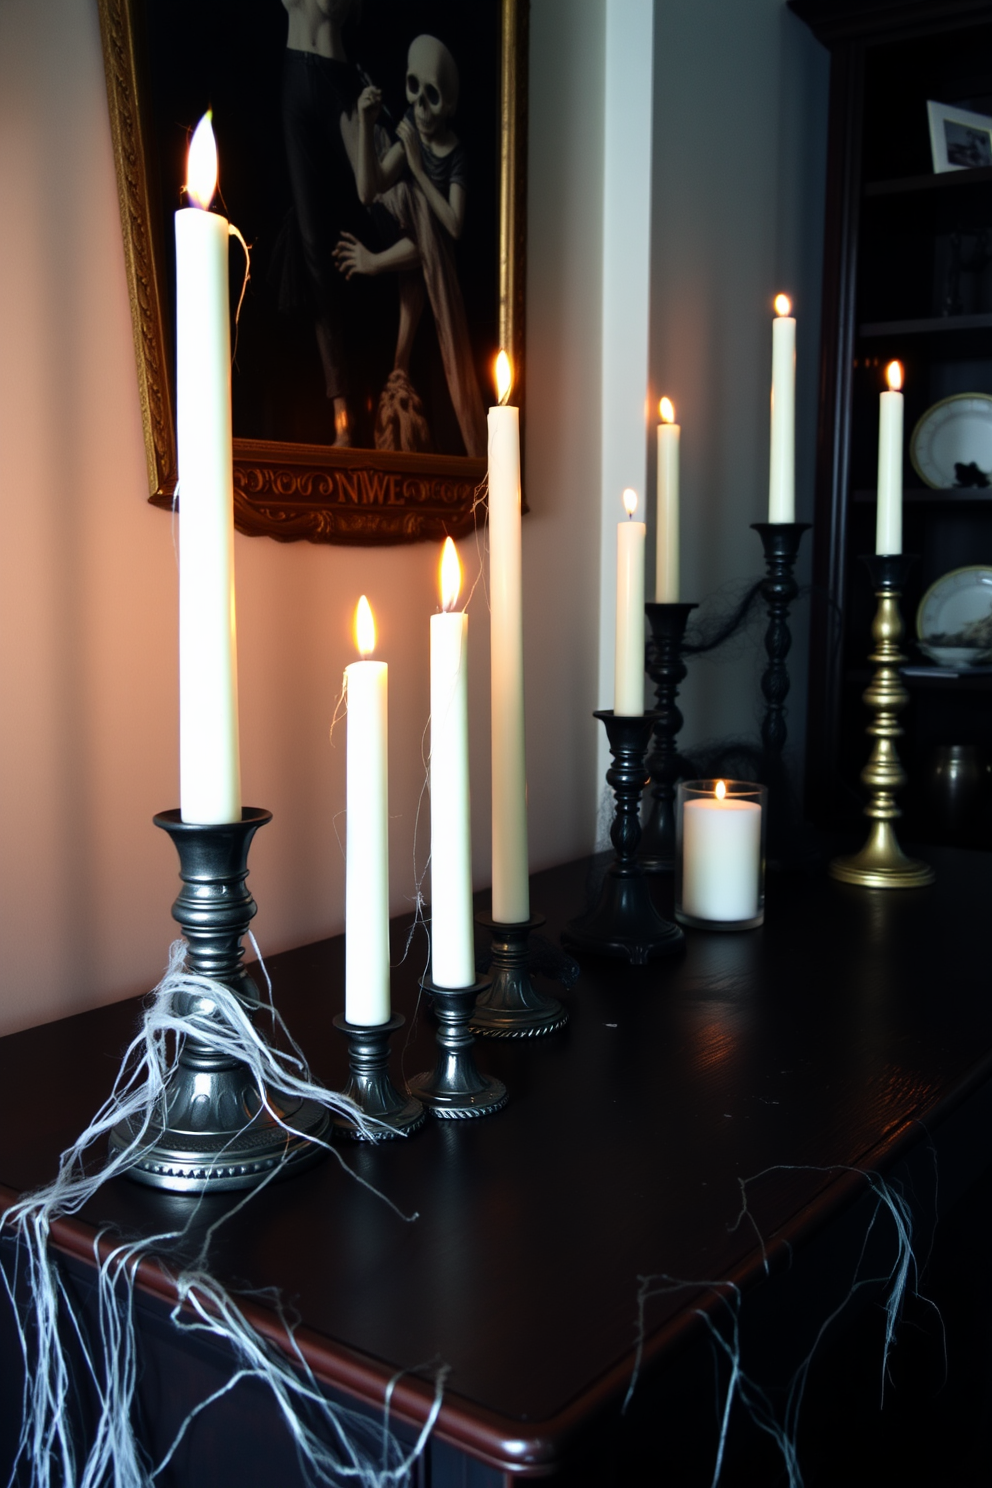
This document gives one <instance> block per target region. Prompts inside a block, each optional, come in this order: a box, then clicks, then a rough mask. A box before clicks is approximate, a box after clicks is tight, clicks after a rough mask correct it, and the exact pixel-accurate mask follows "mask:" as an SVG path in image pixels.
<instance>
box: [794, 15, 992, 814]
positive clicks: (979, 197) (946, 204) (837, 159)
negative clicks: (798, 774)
mask: <svg viewBox="0 0 992 1488" xmlns="http://www.w3.org/2000/svg"><path fill="white" fill-rule="evenodd" d="M789 3H790V8H791V9H792V10H793V11H794V12H795V13H796V14H797V15H798V16H800V17H801V18H802V19H803V20H804V21H805V22H806V23H807V24H808V25H809V26H810V28H811V29H812V30H813V32H814V33H815V35H816V36H817V37H818V38H819V39H820V40H821V41H822V42H823V43H824V44H825V45H826V46H828V47H829V49H830V52H831V85H830V86H831V92H830V126H829V128H830V134H829V153H828V176H827V212H826V243H825V255H824V286H823V319H822V350H821V371H820V418H819V438H818V451H817V477H816V507H815V531H814V555H813V563H814V593H813V599H812V626H811V653H810V687H809V696H810V718H809V728H808V734H807V737H808V741H809V742H808V749H807V760H806V784H807V804H808V809H809V811H810V813H811V815H812V816H813V818H814V819H815V820H817V821H819V822H834V823H836V822H838V821H840V820H844V819H846V818H853V816H854V815H855V814H856V813H857V811H858V810H859V809H860V806H861V804H862V803H863V799H864V795H863V790H862V788H861V786H860V785H859V782H858V774H859V771H860V769H861V767H862V765H863V764H864V761H865V759H866V757H867V750H868V744H867V740H866V738H865V735H864V726H865V723H866V722H867V714H866V711H865V709H864V706H863V704H862V702H861V693H862V691H863V689H864V686H865V684H866V682H867V678H868V664H867V660H866V657H867V653H868V650H869V649H870V626H871V618H872V615H873V613H874V597H873V595H872V592H871V586H870V583H869V580H868V576H867V572H866V570H865V568H864V565H863V564H861V563H860V562H859V561H858V559H859V555H860V554H862V553H869V552H872V551H873V550H874V533H875V489H874V487H875V480H876V460H877V449H878V395H879V393H880V392H881V390H882V388H883V386H884V380H883V378H884V369H885V366H886V364H887V363H888V362H889V361H890V360H891V359H893V358H899V359H900V360H901V361H902V362H903V364H904V368H905V377H906V383H905V391H906V405H905V415H906V418H905V424H906V428H905V439H906V448H905V477H904V482H905V499H904V517H903V520H904V537H903V547H904V551H905V552H907V553H915V554H918V555H919V561H918V563H917V564H916V566H915V569H914V572H913V576H912V579H911V581H910V583H909V586H908V588H907V592H906V594H905V596H904V599H903V618H904V621H905V624H906V645H905V646H904V649H905V650H906V652H907V654H908V655H909V657H910V661H911V662H912V663H913V667H912V672H914V673H915V672H917V668H918V667H921V666H922V664H923V663H924V661H925V658H923V657H922V656H921V655H920V654H918V653H917V652H916V650H915V647H914V646H913V639H914V638H915V633H916V632H915V619H916V610H917V606H918V603H919V600H920V598H921V596H922V594H923V593H924V592H925V590H926V589H927V588H928V587H929V585H930V584H931V583H933V581H934V580H935V579H937V578H939V577H940V575H941V574H943V573H946V572H947V571H949V570H951V569H954V568H958V567H961V566H964V565H967V564H989V565H990V566H992V488H988V489H980V488H975V487H972V488H959V489H946V490H933V489H930V488H929V487H927V486H926V485H925V483H924V482H923V480H922V479H921V478H920V476H919V475H917V473H916V472H915V470H914V469H913V466H912V464H911V462H910V459H909V441H910V437H911V435H912V431H913V429H914V426H915V425H916V423H917V421H918V419H919V418H920V417H921V415H922V414H923V413H924V412H925V411H926V410H927V409H928V408H929V407H931V406H932V405H933V404H934V403H936V402H938V401H939V400H940V399H942V398H946V397H949V396H951V395H952V394H955V393H965V392H983V393H987V394H992V261H990V262H986V263H985V265H984V268H983V267H982V260H983V257H984V258H986V259H987V258H988V255H989V252H990V250H992V168H988V167H986V168H978V169H964V170H955V171H950V172H946V173H944V174H935V173H934V171H933V165H932V158H931V151H930V135H929V126H928V116H927V107H926V105H927V101H928V100H929V99H933V100H936V101H939V102H941V103H946V104H952V105H956V106H958V107H961V108H966V109H970V110H972V111H973V112H976V113H981V114H992V6H990V4H989V3H988V0H888V3H880V0H844V3H837V0H789ZM983 235H984V236H983ZM956 265H957V267H956ZM969 266H970V267H969ZM907 685H908V687H909V690H910V693H911V701H910V704H909V706H908V707H907V709H906V711H905V713H904V714H903V715H902V721H903V724H904V726H905V730H906V734H905V738H904V739H903V740H902V741H901V744H900V752H901V754H902V757H903V759H904V762H905V763H906V765H907V767H908V769H909V771H910V778H911V784H910V788H909V789H908V790H907V792H906V793H905V796H904V798H903V801H902V804H903V806H904V808H905V810H906V813H907V823H906V833H907V835H910V836H913V835H915V836H917V837H923V838H926V837H927V836H934V835H936V836H939V835H940V826H939V821H938V820H937V819H936V818H935V817H934V816H933V813H932V812H928V811H927V810H926V801H925V795H926V783H927V781H928V780H929V779H930V772H931V771H932V768H933V763H934V758H935V749H936V747H937V746H939V745H946V744H973V745H978V746H981V747H982V748H985V749H989V750H990V751H992V675H989V674H986V675H981V674H978V673H975V674H971V675H968V676H966V677H958V678H948V677H947V676H943V677H941V676H938V675H930V676H926V675H919V674H917V675H912V674H911V675H909V676H907ZM990 840H992V834H990Z"/></svg>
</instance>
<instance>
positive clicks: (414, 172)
mask: <svg viewBox="0 0 992 1488" xmlns="http://www.w3.org/2000/svg"><path fill="white" fill-rule="evenodd" d="M396 133H397V135H398V137H399V140H400V143H401V145H402V147H403V150H404V153H405V154H406V162H407V165H409V167H410V174H411V176H413V179H414V180H415V181H416V183H417V185H418V186H419V187H420V189H421V191H422V192H423V193H424V196H425V197H426V198H427V201H428V204H429V205H430V209H431V211H432V212H433V213H434V216H435V217H436V218H437V220H438V221H439V222H440V224H441V226H442V227H443V228H445V229H446V230H447V231H448V232H449V233H450V234H451V236H452V237H453V238H455V239H457V238H460V237H461V235H462V228H463V227H464V226H465V200H466V197H465V187H464V186H462V185H461V184H460V183H459V182H458V181H452V183H451V188H450V191H451V194H450V196H447V197H446V196H444V195H443V194H442V193H441V192H440V191H439V190H438V189H437V187H436V186H435V185H434V182H433V181H432V180H431V178H430V176H429V175H428V174H427V172H426V171H425V170H424V160H423V156H422V155H421V153H420V136H419V135H418V133H417V129H416V125H415V124H414V123H413V122H412V120H410V119H401V120H400V122H399V124H398V125H397V126H396Z"/></svg>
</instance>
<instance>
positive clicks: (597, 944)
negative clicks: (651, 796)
mask: <svg viewBox="0 0 992 1488" xmlns="http://www.w3.org/2000/svg"><path fill="white" fill-rule="evenodd" d="M593 716H594V717H595V718H601V719H602V721H603V724H604V726H605V728H606V734H607V738H608V739H609V742H610V753H611V754H612V755H613V765H612V767H611V768H610V769H609V770H607V772H606V779H607V781H608V783H609V784H610V785H611V786H612V787H613V793H614V795H615V797H616V812H615V815H614V817H613V825H612V827H611V828H610V840H611V842H612V843H613V848H614V853H615V856H614V859H613V862H612V863H611V864H610V866H609V868H608V869H607V871H606V877H605V879H604V880H603V887H602V890H601V891H600V896H599V902H598V903H597V905H596V907H595V909H592V910H590V911H589V913H588V914H585V915H582V916H580V917H579V918H578V919H575V920H571V921H570V922H569V924H568V926H567V927H566V930H565V933H564V934H563V935H562V943H563V944H564V945H567V946H571V947H573V948H574V949H575V950H578V951H593V952H596V953H598V954H599V955H602V956H626V957H627V959H628V961H630V962H631V963H632V965H634V966H646V965H647V962H648V958H649V957H651V956H670V955H672V953H673V952H675V951H677V950H679V949H680V947H681V946H682V944H683V942H684V940H685V937H684V936H683V934H682V931H681V930H680V929H679V927H678V925H673V924H671V923H670V922H669V921H668V920H663V919H662V917H661V915H660V914H659V913H658V911H657V910H656V909H655V907H654V905H653V904H652V902H651V894H650V890H649V888H648V881H647V879H646V877H645V875H644V868H643V866H642V864H641V862H640V859H639V858H638V856H637V849H638V846H639V844H640V840H641V821H640V809H641V794H642V792H643V790H644V787H645V785H647V783H648V778H649V777H648V774H647V771H646V770H645V768H644V753H645V750H646V749H647V747H648V740H649V739H650V737H651V730H652V728H653V727H654V725H655V723H656V722H657V719H658V715H657V713H653V712H652V713H644V714H641V715H638V716H636V717H633V718H629V717H624V716H623V715H621V714H616V713H614V712H613V710H612V708H611V709H605V710H603V711H601V712H597V713H595V714H594V715H593Z"/></svg>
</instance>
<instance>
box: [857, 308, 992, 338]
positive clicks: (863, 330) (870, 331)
mask: <svg viewBox="0 0 992 1488" xmlns="http://www.w3.org/2000/svg"><path fill="white" fill-rule="evenodd" d="M960 331H992V314H982V315H929V316H926V317H925V318H924V319H922V320H868V321H865V322H864V323H863V324H862V325H860V326H859V327H858V335H859V336H861V337H864V338H865V339H866V340H867V339H874V338H875V337H880V336H932V335H941V334H943V335H948V334H951V333H954V332H960Z"/></svg>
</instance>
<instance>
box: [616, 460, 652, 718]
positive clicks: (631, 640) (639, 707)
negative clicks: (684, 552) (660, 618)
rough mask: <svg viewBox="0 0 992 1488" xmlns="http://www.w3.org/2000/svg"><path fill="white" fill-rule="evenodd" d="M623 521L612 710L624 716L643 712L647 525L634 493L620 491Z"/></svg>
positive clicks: (619, 541) (619, 532)
mask: <svg viewBox="0 0 992 1488" xmlns="http://www.w3.org/2000/svg"><path fill="white" fill-rule="evenodd" d="M623 504H624V507H625V509H626V512H627V520H626V522H621V523H620V524H619V525H618V527H617V628H616V651H615V655H614V663H615V665H614V673H613V711H614V713H619V714H623V715H624V716H625V717H627V718H633V717H635V716H638V717H639V716H640V715H641V714H642V713H643V712H644V544H645V539H646V536H647V528H646V526H645V525H644V523H643V522H635V521H634V520H633V516H634V513H635V511H636V510H637V492H636V491H632V490H631V489H630V488H629V487H628V488H627V490H626V491H624V493H623Z"/></svg>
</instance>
